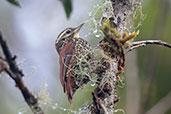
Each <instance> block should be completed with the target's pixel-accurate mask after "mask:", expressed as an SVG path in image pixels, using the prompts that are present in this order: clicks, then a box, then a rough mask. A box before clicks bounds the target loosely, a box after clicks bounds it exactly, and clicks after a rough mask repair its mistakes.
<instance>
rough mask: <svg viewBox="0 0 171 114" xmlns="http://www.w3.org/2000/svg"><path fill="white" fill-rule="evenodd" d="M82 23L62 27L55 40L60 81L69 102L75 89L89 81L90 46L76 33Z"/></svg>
mask: <svg viewBox="0 0 171 114" xmlns="http://www.w3.org/2000/svg"><path fill="white" fill-rule="evenodd" d="M83 25H84V23H83V24H80V25H79V26H77V27H73V28H72V27H69V28H66V29H64V30H63V31H62V32H61V33H60V34H59V35H58V37H57V39H56V41H55V46H56V50H57V53H58V54H59V64H60V82H61V84H62V86H63V90H64V93H66V94H67V97H68V100H69V103H70V104H71V103H72V98H73V95H74V93H75V91H76V90H77V89H78V88H80V87H82V85H84V84H85V83H87V82H88V81H89V74H88V73H89V72H88V71H89V70H90V69H91V68H90V66H91V65H90V64H89V63H88V61H89V60H90V59H91V57H92V55H91V50H92V48H91V46H90V44H89V43H88V42H87V41H86V40H84V39H83V38H80V37H79V35H78V33H79V31H80V29H81V28H82V26H83Z"/></svg>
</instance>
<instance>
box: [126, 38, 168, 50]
mask: <svg viewBox="0 0 171 114" xmlns="http://www.w3.org/2000/svg"><path fill="white" fill-rule="evenodd" d="M149 44H152V45H160V46H165V47H168V48H171V44H169V43H167V42H163V41H161V40H145V41H137V42H133V43H132V45H131V47H130V48H129V49H128V50H127V53H128V52H130V51H132V50H133V49H136V48H139V47H144V46H146V45H149Z"/></svg>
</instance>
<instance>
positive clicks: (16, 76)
mask: <svg viewBox="0 0 171 114" xmlns="http://www.w3.org/2000/svg"><path fill="white" fill-rule="evenodd" d="M0 45H1V48H2V51H3V53H4V56H5V59H2V60H1V62H0V64H1V66H3V67H1V69H2V68H3V69H2V70H4V71H5V72H6V73H7V74H8V75H9V76H10V77H11V78H12V79H13V80H14V81H15V84H16V87H17V88H19V90H20V91H21V93H22V95H23V97H24V99H25V101H26V102H27V104H28V105H29V107H30V109H31V110H32V112H33V113H34V114H44V112H43V110H42V109H41V107H40V106H39V104H38V99H37V98H35V96H34V95H33V94H32V93H31V92H30V91H29V90H28V88H27V87H26V85H25V83H24V81H23V79H22V77H23V76H24V74H23V72H22V70H21V69H19V67H18V66H17V64H16V61H15V58H16V56H14V57H12V54H11V52H10V50H9V48H8V46H7V44H6V42H5V41H4V39H3V37H2V34H1V32H0ZM3 60H5V62H6V64H5V63H4V62H2V61H3ZM4 66H5V67H4Z"/></svg>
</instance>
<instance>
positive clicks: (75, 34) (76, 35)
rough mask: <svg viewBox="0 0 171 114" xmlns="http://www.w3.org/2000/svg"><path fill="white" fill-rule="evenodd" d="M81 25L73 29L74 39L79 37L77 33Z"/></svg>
mask: <svg viewBox="0 0 171 114" xmlns="http://www.w3.org/2000/svg"><path fill="white" fill-rule="evenodd" d="M83 25H84V23H82V24H81V25H79V26H77V27H75V28H74V37H79V35H78V32H79V31H80V29H81V28H82V26H83Z"/></svg>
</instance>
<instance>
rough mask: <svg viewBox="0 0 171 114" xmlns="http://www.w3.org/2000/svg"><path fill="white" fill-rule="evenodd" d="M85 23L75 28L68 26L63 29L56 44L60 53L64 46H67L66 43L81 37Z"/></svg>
mask: <svg viewBox="0 0 171 114" xmlns="http://www.w3.org/2000/svg"><path fill="white" fill-rule="evenodd" d="M83 25H84V23H83V24H81V25H79V26H77V27H75V28H66V29H65V30H63V31H62V32H61V33H60V34H59V35H58V37H57V39H56V42H55V45H56V49H57V51H58V53H59V52H60V51H61V49H62V47H64V46H65V44H66V43H67V42H68V41H69V40H70V39H72V38H78V37H79V34H78V33H79V31H80V29H81V27H82V26H83Z"/></svg>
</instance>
